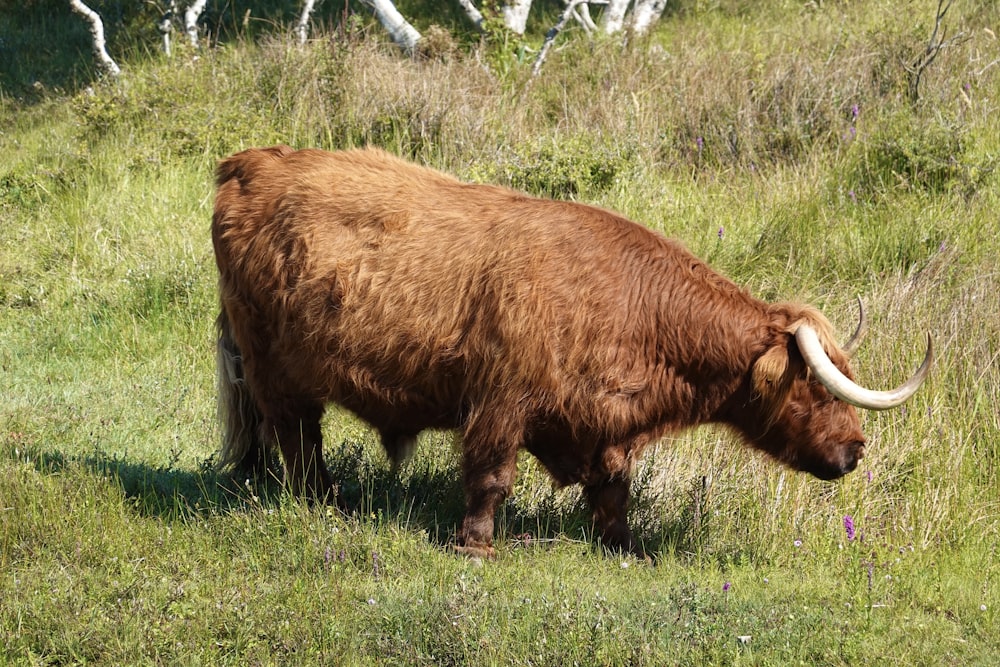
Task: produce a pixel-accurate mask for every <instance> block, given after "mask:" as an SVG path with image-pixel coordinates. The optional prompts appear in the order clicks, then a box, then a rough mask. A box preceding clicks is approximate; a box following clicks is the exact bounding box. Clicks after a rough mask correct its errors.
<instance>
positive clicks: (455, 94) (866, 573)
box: [0, 0, 1000, 665]
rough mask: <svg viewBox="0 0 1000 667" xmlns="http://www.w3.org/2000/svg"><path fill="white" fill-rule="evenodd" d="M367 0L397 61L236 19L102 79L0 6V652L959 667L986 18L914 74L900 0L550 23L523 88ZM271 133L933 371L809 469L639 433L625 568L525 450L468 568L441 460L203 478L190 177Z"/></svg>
mask: <svg viewBox="0 0 1000 667" xmlns="http://www.w3.org/2000/svg"><path fill="white" fill-rule="evenodd" d="M44 4H45V2H44V1H43V0H38V1H37V2H32V0H29V1H28V3H27V6H28V7H29V8H31V7H32V6H34V7H36V8H37V7H40V6H44ZM398 4H399V5H400V7H401V9H404V10H405V11H408V12H409V15H410V16H412V17H414V20H415V22H417V23H418V27H419V28H421V29H422V30H423V31H425V34H434V35H435V36H436V37H435V40H434V42H433V45H432V47H433V48H428V49H427V50H426V51H425V52H424V53H422V55H421V56H420V57H418V58H415V59H407V58H405V57H403V56H401V55H400V54H399V53H398V52H397V51H396V49H395V48H394V47H393V46H392V45H391V44H387V43H386V39H385V37H384V35H383V34H382V33H381V32H380V30H379V29H378V27H377V25H373V24H372V23H371V22H370V21H369V20H368V19H366V18H365V17H364V16H363V15H361V14H358V15H357V16H354V17H346V15H344V14H343V12H342V11H341V9H336V8H327V10H328V13H327V14H322V13H321V14H320V15H318V25H319V28H318V29H317V30H316V31H315V32H314V34H313V35H312V38H311V39H310V41H309V42H308V43H307V44H306V45H305V46H304V47H299V46H298V45H297V44H296V43H295V41H294V39H293V38H292V36H291V31H290V30H289V29H285V28H284V23H282V20H284V21H288V20H290V18H288V17H284V19H282V18H281V17H278V18H268V19H267V20H266V21H264V20H261V21H259V22H256V23H255V22H254V21H249V23H248V22H247V21H246V20H244V21H243V22H242V23H241V22H240V20H239V18H240V17H243V16H244V14H243V13H242V9H241V6H239V3H235V4H234V5H233V7H232V8H231V9H230V10H227V11H229V12H230V13H229V14H227V13H225V12H223V13H222V14H221V17H222V18H221V19H220V23H223V24H225V25H228V26H229V27H228V28H226V29H225V30H223V29H221V28H220V29H219V31H218V33H217V34H216V35H215V36H216V37H217V39H216V40H214V41H213V43H212V44H211V45H209V44H206V45H205V46H203V48H201V49H199V50H198V51H197V52H195V51H194V50H192V49H190V48H189V47H187V46H186V45H184V44H178V45H177V48H176V51H175V53H174V55H173V56H172V57H170V58H167V57H165V56H163V55H162V54H160V53H158V52H156V50H155V42H152V43H151V42H150V41H149V40H150V37H149V35H148V34H145V33H142V32H141V31H140V32H137V33H135V34H127V31H125V30H124V29H121V30H118V31H117V32H115V33H113V34H112V35H111V39H110V41H109V43H110V45H111V47H112V48H113V49H117V52H116V53H115V55H116V58H118V59H119V64H122V65H123V69H124V75H123V76H122V77H121V78H120V79H118V80H102V79H100V78H98V77H96V76H94V74H93V72H92V71H91V70H90V69H89V68H88V66H87V65H86V57H87V56H88V51H87V48H88V47H87V41H86V33H85V31H83V29H82V28H81V27H80V26H78V25H77V22H76V20H75V19H74V18H72V17H70V18H69V19H68V20H66V21H62V22H61V21H58V20H54V19H51V18H48V17H49V15H48V14H46V15H45V17H42V16H41V14H40V13H38V12H36V14H37V16H36V17H35V18H34V19H32V18H25V16H28V15H27V14H26V15H25V16H21V15H16V13H15V11H14V10H0V26H2V27H4V28H9V29H10V30H6V31H4V41H3V42H0V51H2V52H3V54H4V55H5V58H0V636H3V637H4V638H5V640H4V642H3V643H2V644H0V663H3V664H12V665H13V664H16V665H22V664H24V665H71V664H136V665H139V664H186V665H187V664H191V665H196V664H211V665H226V664H261V665H272V664H332V665H355V664H357V665H376V664H446V665H465V664H468V665H573V664H578V665H664V664H677V665H704V664H727V665H729V664H768V665H770V664H774V665H785V664H795V663H798V664H828V665H839V664H852V665H854V664H906V665H923V664H927V665H931V664H933V665H941V664H955V665H957V664H961V665H976V664H983V665H986V664H993V662H994V661H995V660H996V656H997V655H1000V636H998V635H1000V632H998V631H1000V554H998V545H1000V417H998V411H997V410H998V408H997V406H998V404H1000V363H998V359H1000V259H998V257H1000V237H998V231H1000V214H998V211H1000V173H998V171H997V166H998V163H1000V40H998V38H997V34H998V33H1000V5H997V4H995V3H971V2H963V3H956V4H955V6H953V7H952V8H951V9H950V11H949V13H948V14H947V16H946V21H945V24H946V25H947V27H948V33H947V34H948V37H949V38H952V37H954V38H955V39H954V41H952V42H949V43H948V44H947V46H946V48H943V49H941V50H940V52H939V53H938V54H937V57H936V58H935V59H934V60H933V62H931V63H930V64H929V65H927V66H926V67H925V68H924V69H923V70H922V71H921V77H920V82H919V87H917V88H916V89H914V87H913V80H914V76H915V75H914V67H913V63H914V62H917V61H919V59H920V56H921V54H922V53H924V52H925V49H926V47H927V45H928V40H929V39H930V38H931V35H932V32H933V29H934V10H935V6H936V4H937V3H936V2H932V1H927V0H921V1H917V0H903V1H902V2H896V1H890V0H863V1H860V2H837V1H824V2H808V3H807V2H789V1H787V0H767V1H761V2H750V1H747V0H716V1H713V2H707V1H702V0H695V1H692V2H679V3H670V5H669V9H668V11H667V12H666V13H665V15H664V18H663V20H662V21H661V22H660V23H659V24H658V25H657V27H656V29H655V31H654V32H653V33H652V34H651V35H649V36H648V37H646V38H644V39H641V40H630V41H628V43H623V41H622V39H621V38H620V37H619V38H602V37H599V36H593V37H588V36H586V35H584V34H583V33H582V31H580V30H579V29H571V30H568V31H567V32H566V33H565V34H564V35H562V36H561V37H560V41H559V43H558V45H557V47H556V48H555V49H553V51H552V52H551V53H550V55H549V57H548V60H547V61H546V63H545V66H544V68H543V69H542V72H541V74H540V76H538V77H537V78H532V77H531V64H532V58H531V54H532V53H534V52H535V50H537V48H538V47H539V45H540V44H541V40H542V34H543V31H544V29H545V27H546V26H545V25H544V21H543V20H541V19H538V20H537V22H538V23H539V25H538V26H535V27H534V28H533V29H532V31H531V32H529V34H528V36H527V37H524V38H518V37H515V36H512V35H506V34H503V33H502V31H492V32H490V33H488V34H486V35H476V34H471V33H470V32H469V31H468V28H467V27H466V28H460V27H457V26H458V25H459V24H452V23H446V24H445V28H446V29H438V30H434V31H429V28H430V27H431V23H432V22H433V21H434V19H435V17H434V16H432V14H431V13H430V12H431V9H428V8H427V3H422V2H418V1H416V0H414V2H410V3H406V2H399V3H398ZM542 4H544V3H542ZM553 7H555V6H553ZM553 7H550V8H549V11H550V14H554V12H555V11H556V10H557V7H555V8H553ZM29 14H30V13H29ZM126 18H127V17H126ZM453 18H454V17H453ZM227 21H228V23H226V22H227ZM32 38H34V42H32ZM29 43H34V44H43V43H44V44H43V46H41V47H39V48H38V51H37V52H33V55H32V56H30V57H29V56H26V55H23V53H22V51H21V50H22V49H27V48H28V45H29ZM272 143H287V144H289V145H292V146H296V147H307V146H313V147H321V148H327V149H337V148H345V147H350V146H359V145H368V144H370V145H377V146H382V147H384V148H386V149H388V150H390V151H392V152H394V153H397V154H399V155H403V156H405V157H408V158H410V159H414V160H417V161H419V162H422V163H425V164H428V165H430V166H433V167H436V168H440V169H443V170H446V171H449V172H451V173H454V174H456V175H458V176H460V177H462V178H464V179H468V180H472V181H479V182H491V183H500V184H505V185H509V186H512V187H515V188H518V189H521V190H525V191H528V192H531V193H533V194H538V195H543V196H550V197H558V198H565V199H574V200H578V201H584V202H588V203H593V204H597V205H601V206H604V207H608V208H611V209H614V210H617V211H620V212H622V213H623V214H625V215H627V216H628V217H630V218H632V219H634V220H637V221H640V222H642V223H643V224H646V225H648V226H649V227H650V228H652V229H655V230H657V231H659V232H662V233H664V234H666V235H669V236H671V237H675V238H678V239H680V240H681V241H683V242H684V243H685V244H686V245H687V246H688V247H689V248H690V249H691V250H692V251H693V252H695V253H696V254H698V255H699V256H701V257H703V258H705V259H706V260H708V261H709V262H710V264H711V265H712V266H713V267H714V268H716V269H717V270H719V271H720V272H722V273H724V274H726V275H728V276H729V277H731V278H732V279H733V280H735V281H736V282H738V283H740V284H741V285H744V286H746V287H747V288H748V289H749V290H750V291H751V292H752V293H753V294H755V295H756V296H759V297H761V298H764V299H768V300H800V301H803V302H807V303H812V304H814V305H816V306H818V307H820V308H821V309H822V310H823V311H824V313H825V314H826V315H827V316H828V317H829V318H830V319H831V321H833V322H834V323H835V325H836V326H837V329H838V331H840V332H841V333H842V335H843V336H844V338H845V339H846V338H847V337H848V336H849V335H850V332H851V331H853V326H854V324H855V322H856V317H857V306H856V300H857V298H858V297H859V296H860V297H861V299H862V300H863V302H864V304H865V307H866V310H867V312H868V315H869V319H870V320H871V329H870V333H869V335H868V337H867V339H866V342H865V345H864V346H863V347H862V349H861V350H860V351H859V353H858V355H857V356H856V358H855V362H854V368H855V371H856V374H857V376H858V378H859V380H860V381H861V382H862V383H864V384H867V385H871V386H875V387H889V386H895V385H896V384H898V383H899V382H900V381H902V380H903V379H905V378H906V377H908V375H909V374H910V373H911V372H912V371H913V370H914V369H915V368H916V367H917V366H918V365H919V362H920V360H921V358H922V354H923V350H924V345H925V341H926V336H927V334H930V336H931V337H932V339H933V342H934V349H935V354H936V360H935V366H934V370H933V373H932V376H931V378H930V379H929V380H928V382H927V383H926V384H925V385H924V387H923V388H922V389H921V390H920V392H918V393H917V395H916V396H915V397H914V398H913V399H912V400H911V401H910V402H909V403H907V404H906V405H905V406H903V407H900V408H896V409H893V410H889V411H885V412H865V413H862V415H861V418H862V425H863V428H864V430H865V432H866V434H867V435H868V437H869V445H868V450H867V456H866V458H865V459H864V460H863V461H862V464H861V467H860V468H859V469H858V470H857V471H856V472H855V473H853V474H851V475H849V476H848V477H846V478H844V479H842V480H840V481H837V482H823V481H820V480H817V479H813V478H811V477H809V476H807V475H804V474H798V473H794V472H792V471H790V470H787V469H783V468H782V467H780V466H779V465H777V464H776V463H774V462H772V461H769V460H767V459H765V458H764V457H763V456H762V455H760V454H759V453H756V452H752V451H750V450H748V449H747V448H745V447H743V446H741V445H740V444H739V442H738V441H737V440H736V439H735V437H734V436H733V435H732V434H730V433H728V432H726V431H724V430H721V429H713V428H702V429H698V430H695V431H691V432H685V433H679V434H676V435H674V436H672V437H670V438H667V439H665V440H664V441H663V442H662V443H660V444H658V445H657V447H656V448H655V449H654V450H652V451H649V452H648V453H647V455H646V456H645V458H644V459H643V462H642V464H641V466H640V469H639V471H638V473H637V475H636V480H635V483H634V488H633V503H632V506H631V514H630V517H631V522H632V525H633V527H634V528H635V529H636V531H637V534H638V536H639V537H641V539H642V540H643V542H644V544H645V545H646V548H647V549H648V550H649V551H650V552H651V553H654V554H655V555H656V563H655V565H650V564H647V563H645V562H639V561H636V560H635V559H632V558H630V557H622V556H620V555H615V554H609V553H606V552H604V551H603V550H602V549H601V548H600V547H599V546H598V545H597V543H596V542H595V540H594V539H593V536H592V534H591V526H590V524H589V521H588V517H587V512H586V508H585V507H584V504H583V503H582V502H581V499H580V494H579V492H578V490H576V489H572V488H570V489H564V490H556V489H554V488H553V487H552V485H551V484H550V482H549V480H548V478H547V476H546V475H545V473H544V471H543V470H542V469H541V468H540V467H539V466H538V465H537V464H536V463H535V462H534V461H533V460H532V459H531V458H530V457H529V456H527V455H525V456H523V457H522V458H521V459H520V461H519V477H518V482H517V484H516V487H515V492H514V494H513V496H512V497H511V498H510V499H509V500H508V501H507V502H506V503H505V505H504V506H503V508H502V510H501V512H500V516H499V517H498V523H497V526H498V536H497V546H498V558H497V559H496V560H495V561H491V562H486V563H479V562H475V561H471V560H466V559H463V558H460V557H457V556H455V555H453V554H451V553H449V551H448V549H447V545H448V542H449V540H450V539H451V538H452V536H453V535H454V531H455V527H456V524H457V522H458V521H460V519H461V516H462V511H463V508H462V494H461V486H460V480H459V475H458V468H457V460H456V456H455V436H454V435H453V434H451V433H446V432H433V433H425V434H423V435H422V436H421V439H420V444H419V447H418V450H417V453H416V456H415V458H414V459H413V460H412V461H410V462H409V463H408V464H407V465H406V466H405V467H404V468H403V469H402V470H401V471H400V472H399V473H398V474H394V473H392V472H390V470H389V465H388V462H387V461H386V460H385V457H384V455H383V454H382V452H381V450H380V447H379V446H378V443H377V442H376V440H375V438H374V436H373V434H372V432H371V431H370V430H369V429H368V428H367V427H366V426H365V425H364V424H363V423H361V422H359V421H357V420H356V419H355V418H353V417H352V416H351V415H350V414H347V413H345V412H342V411H339V410H336V409H332V410H331V411H330V413H329V415H328V417H327V419H326V421H325V424H324V428H325V438H326V441H327V443H329V446H328V449H329V454H328V461H329V463H330V467H331V471H332V472H333V473H334V475H335V476H336V478H337V479H338V480H339V481H340V482H341V485H342V491H343V493H344V495H345V497H346V498H347V500H348V502H349V504H350V505H351V506H352V507H353V508H355V509H354V511H353V512H351V513H349V514H341V513H339V512H338V511H336V510H334V509H332V508H324V507H316V506H310V505H308V504H305V503H303V502H300V501H298V500H296V499H295V498H292V497H290V496H289V495H288V494H287V493H286V492H284V491H283V490H282V489H281V487H280V484H278V483H276V482H274V483H262V484H257V483H253V482H251V481H250V480H240V479H230V478H227V477H225V476H220V475H219V474H217V473H216V471H215V469H214V467H213V463H214V458H213V457H214V452H215V449H216V447H217V443H218V438H219V429H218V426H217V425H216V423H215V376H214V372H215V371H214V349H215V348H214V345H215V343H214V340H215V339H214V331H213V323H214V318H215V315H216V311H217V297H216V291H215V290H216V269H215V264H214V258H213V256H212V249H211V241H210V238H209V233H208V230H209V221H210V217H211V207H212V196H213V192H212V174H213V169H214V165H215V163H216V161H217V160H218V159H219V158H221V157H223V156H225V155H227V154H229V153H232V152H235V151H237V150H241V149H243V148H246V147H249V146H255V145H267V144H272ZM848 524H850V527H851V530H848V529H847V526H848Z"/></svg>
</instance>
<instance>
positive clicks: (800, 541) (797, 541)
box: [792, 540, 802, 549]
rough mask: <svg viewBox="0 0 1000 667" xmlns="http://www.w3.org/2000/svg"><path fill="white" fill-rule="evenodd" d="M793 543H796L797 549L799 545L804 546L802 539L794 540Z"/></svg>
mask: <svg viewBox="0 0 1000 667" xmlns="http://www.w3.org/2000/svg"><path fill="white" fill-rule="evenodd" d="M792 544H793V545H795V548H796V549H798V548H799V547H801V546H802V540H795V541H794V542H792Z"/></svg>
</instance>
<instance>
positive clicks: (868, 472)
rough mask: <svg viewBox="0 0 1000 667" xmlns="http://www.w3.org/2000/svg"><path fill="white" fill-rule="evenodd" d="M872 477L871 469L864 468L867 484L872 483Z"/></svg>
mask: <svg viewBox="0 0 1000 667" xmlns="http://www.w3.org/2000/svg"><path fill="white" fill-rule="evenodd" d="M872 477H873V474H872V471H871V470H866V471H865V479H867V480H868V483H869V484H871V483H872Z"/></svg>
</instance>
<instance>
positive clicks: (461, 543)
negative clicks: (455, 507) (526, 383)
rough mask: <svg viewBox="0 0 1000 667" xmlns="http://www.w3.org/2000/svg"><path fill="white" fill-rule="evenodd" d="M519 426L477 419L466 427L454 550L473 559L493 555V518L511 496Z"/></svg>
mask: <svg viewBox="0 0 1000 667" xmlns="http://www.w3.org/2000/svg"><path fill="white" fill-rule="evenodd" d="M519 445H520V433H519V429H517V428H513V427H512V424H511V423H507V424H503V425H500V424H498V423H496V422H495V421H493V420H488V419H480V420H477V423H476V424H475V425H470V426H469V427H467V429H466V432H465V437H464V438H463V440H462V449H463V453H462V482H463V485H464V487H465V518H464V519H462V526H461V528H459V530H458V534H457V535H456V539H455V542H456V544H455V551H456V552H458V553H460V554H463V555H465V556H469V557H474V558H494V557H495V556H496V551H495V550H494V549H493V521H494V517H495V516H496V511H497V507H499V505H500V503H502V502H503V501H504V499H505V498H507V496H509V495H510V492H511V489H512V488H513V485H514V478H515V477H516V476H517V450H518V447H519Z"/></svg>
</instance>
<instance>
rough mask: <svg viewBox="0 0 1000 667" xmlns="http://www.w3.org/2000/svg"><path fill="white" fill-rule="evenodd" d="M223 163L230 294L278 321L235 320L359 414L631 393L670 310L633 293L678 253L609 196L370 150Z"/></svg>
mask: <svg viewBox="0 0 1000 667" xmlns="http://www.w3.org/2000/svg"><path fill="white" fill-rule="evenodd" d="M218 173H219V191H218V196H217V200H216V211H215V220H214V224H213V238H214V240H215V242H216V251H217V257H218V259H219V263H220V271H221V274H222V285H223V290H222V293H223V301H224V304H226V302H227V295H229V297H228V300H229V301H230V302H231V303H232V304H233V305H232V307H233V308H237V309H239V308H245V309H246V317H247V319H248V320H249V319H253V320H255V325H254V326H258V327H271V329H272V330H270V331H261V330H255V331H252V332H250V331H248V332H245V334H244V336H243V337H244V338H247V339H250V338H253V339H254V340H256V341H258V342H257V344H258V345H259V346H260V347H261V348H262V349H266V350H267V353H268V354H270V355H272V356H273V357H275V359H274V362H275V363H279V364H281V365H282V366H283V368H285V369H286V371H285V372H286V373H287V375H288V384H289V385H290V386H294V387H295V388H296V389H297V390H300V391H304V392H307V393H311V394H315V395H316V396H321V397H323V398H325V399H329V400H334V401H337V402H340V403H342V404H345V405H347V406H348V407H350V408H352V409H354V410H356V411H358V412H360V413H362V415H363V416H366V415H367V416H369V417H371V415H374V414H376V413H378V412H379V411H382V410H385V409H389V406H394V407H392V410H393V411H395V413H396V414H395V417H396V418H399V417H400V416H401V415H403V414H404V413H405V414H407V415H409V414H411V413H412V414H413V415H418V414H423V415H428V417H426V418H427V419H429V420H431V421H434V423H433V424H429V425H448V423H449V422H452V421H457V420H459V419H460V418H461V416H460V412H461V411H462V410H463V409H464V407H465V406H467V405H469V404H474V403H476V402H481V401H484V400H488V398H489V396H488V395H494V396H495V399H496V400H502V399H503V398H504V396H503V394H504V392H508V393H510V394H511V395H513V394H518V395H519V396H520V397H521V398H520V400H522V401H523V400H528V401H535V402H537V403H539V405H541V404H546V405H547V406H548V407H546V408H545V409H548V410H551V409H553V407H558V408H562V409H570V410H572V409H573V405H572V404H576V403H579V402H581V401H584V402H586V401H593V400H596V399H595V397H599V396H611V397H614V396H616V395H625V396H627V395H630V394H633V393H635V392H636V391H638V389H640V388H641V387H642V385H643V384H644V383H645V382H647V381H648V379H649V375H650V371H651V369H650V368H648V365H649V360H650V357H649V355H648V354H645V353H646V352H648V350H645V349H643V348H644V347H645V346H648V345H649V344H650V342H651V340H653V338H654V336H655V335H656V329H657V328H659V327H662V326H663V325H664V322H662V321H658V322H657V321H643V318H646V319H650V318H653V317H661V315H662V313H660V312H659V311H658V310H657V308H656V307H655V304H649V303H646V302H645V300H647V299H651V298H652V299H657V298H660V293H661V292H662V291H663V289H666V288H667V287H668V286H660V287H658V286H656V285H649V284H643V283H644V281H648V280H650V279H651V277H656V276H662V275H664V272H663V271H661V270H659V268H658V267H657V266H655V264H656V263H663V262H678V261H679V262H681V263H683V262H687V261H689V258H690V255H688V254H687V252H686V251H684V250H683V249H682V248H680V247H679V246H675V245H674V244H673V243H671V242H669V241H667V240H666V239H663V238H662V237H660V236H658V235H655V234H652V233H651V232H649V231H648V230H645V229H643V228H641V227H640V226H639V225H636V224H635V223H632V222H629V221H628V220H626V219H624V218H621V217H620V216H617V215H615V214H613V213H610V212H607V211H604V210H601V209H597V208H594V207H590V206H584V205H580V204H573V203H569V202H558V201H550V200H541V199H536V198H532V197H528V196H526V195H523V194H520V193H517V192H514V191H512V190H508V189H505V188H500V187H494V186H486V185H474V184H466V183H462V182H460V181H458V180H456V179H454V178H452V177H450V176H447V175H444V174H441V173H439V172H436V171H433V170H430V169H426V168H423V167H419V166H416V165H413V164H410V163H407V162H404V161H402V160H400V159H398V158H395V157H393V156H390V155H388V154H387V153H384V152H382V151H378V150H370V149H369V150H357V151H347V152H340V153H326V152H322V151H312V150H307V151H291V150H290V149H265V150H259V151H248V152H245V153H241V154H239V155H236V156H234V157H232V158H230V159H229V160H227V161H225V162H223V163H222V164H221V165H220V168H219V172H218ZM248 304H249V305H248ZM226 307H227V308H228V307H230V306H229V305H227V306H226ZM255 313H256V315H255ZM234 319H238V318H234ZM239 338H240V336H239V334H238V335H237V339H238V340H239ZM265 338H267V339H268V340H270V341H271V342H270V343H265V342H264V339H265ZM242 344H243V341H241V345H242ZM303 360H308V362H309V364H308V365H306V364H305V363H304V361H303ZM317 365H319V366H318V367H317ZM414 418H415V419H416V417H414Z"/></svg>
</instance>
